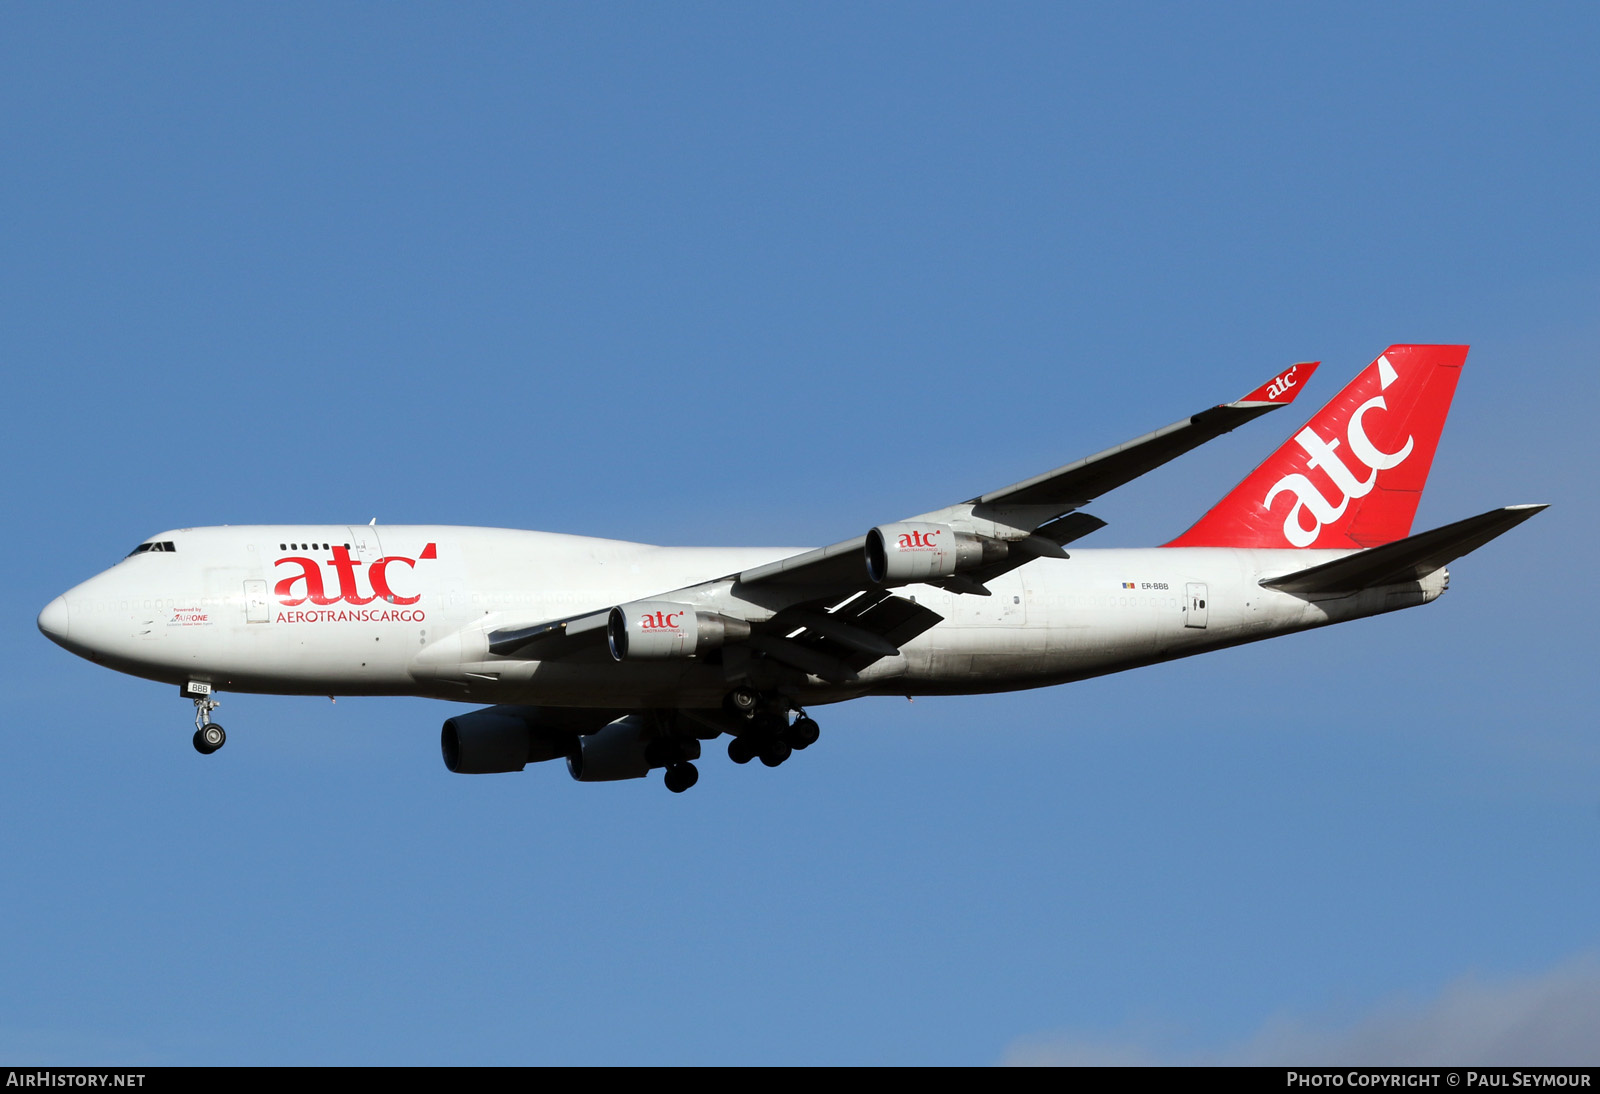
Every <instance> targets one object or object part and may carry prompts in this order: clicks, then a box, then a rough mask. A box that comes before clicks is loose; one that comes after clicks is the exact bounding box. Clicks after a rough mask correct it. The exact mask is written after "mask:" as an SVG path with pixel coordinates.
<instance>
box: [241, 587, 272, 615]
mask: <svg viewBox="0 0 1600 1094" xmlns="http://www.w3.org/2000/svg"><path fill="white" fill-rule="evenodd" d="M271 619H272V605H271V604H269V603H268V602H267V583H266V582H265V581H246V582H245V583H244V621H245V622H246V623H266V622H269V621H271Z"/></svg>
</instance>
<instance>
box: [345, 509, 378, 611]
mask: <svg viewBox="0 0 1600 1094" xmlns="http://www.w3.org/2000/svg"><path fill="white" fill-rule="evenodd" d="M345 531H347V532H349V533H350V557H351V558H352V559H353V560H354V561H355V563H356V572H357V573H359V574H361V575H362V580H360V581H358V582H357V585H358V587H360V588H363V589H365V590H366V591H365V592H364V593H362V595H363V596H373V591H372V589H371V588H369V587H368V585H367V581H366V575H367V574H370V573H371V572H372V564H373V563H374V562H376V561H378V559H380V558H382V557H383V545H382V544H381V543H379V542H378V527H377V525H375V524H352V525H349V526H347V527H346V528H345ZM363 603H365V601H363Z"/></svg>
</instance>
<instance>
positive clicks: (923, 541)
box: [895, 528, 939, 551]
mask: <svg viewBox="0 0 1600 1094" xmlns="http://www.w3.org/2000/svg"><path fill="white" fill-rule="evenodd" d="M937 535H938V533H937V532H924V531H922V530H921V529H918V528H913V529H912V530H911V531H909V532H902V533H901V534H900V537H899V539H897V540H896V541H895V545H896V546H897V547H898V548H899V549H900V550H902V551H929V550H933V549H934V548H936V547H938V546H939V542H938V540H937V539H936V538H935V537H936V536H937Z"/></svg>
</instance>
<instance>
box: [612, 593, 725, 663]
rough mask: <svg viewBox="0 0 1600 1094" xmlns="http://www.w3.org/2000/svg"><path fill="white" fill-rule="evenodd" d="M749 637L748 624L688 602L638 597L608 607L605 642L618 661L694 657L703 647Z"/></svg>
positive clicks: (708, 648) (714, 647)
mask: <svg viewBox="0 0 1600 1094" xmlns="http://www.w3.org/2000/svg"><path fill="white" fill-rule="evenodd" d="M749 637H750V624H749V623H747V622H745V621H744V620H742V619H730V618H728V617H727V616H725V615H718V614H717V613H715V612H697V611H695V610H694V609H693V608H691V607H689V606H688V605H687V604H673V603H669V602H668V601H665V600H638V601H635V602H634V603H632V604H621V605H618V606H617V607H615V608H612V609H611V615H610V616H609V617H608V618H607V619H606V644H607V645H608V646H610V647H611V656H612V658H613V659H614V660H617V661H662V660H666V659H668V658H673V657H693V656H694V655H695V654H696V653H699V652H700V651H702V650H710V649H716V648H717V647H718V646H721V645H723V644H725V643H728V642H737V641H740V640H742V639H745V638H749Z"/></svg>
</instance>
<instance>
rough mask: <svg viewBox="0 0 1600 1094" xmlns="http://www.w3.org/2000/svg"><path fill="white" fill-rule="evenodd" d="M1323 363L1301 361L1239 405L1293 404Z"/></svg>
mask: <svg viewBox="0 0 1600 1094" xmlns="http://www.w3.org/2000/svg"><path fill="white" fill-rule="evenodd" d="M1321 363H1322V362H1321V361H1301V362H1299V363H1298V364H1293V365H1290V366H1289V367H1288V368H1286V369H1284V370H1283V371H1282V372H1280V373H1278V375H1276V376H1274V377H1273V378H1272V379H1270V380H1268V381H1267V382H1266V383H1264V384H1262V385H1261V386H1260V387H1258V388H1256V389H1255V390H1254V391H1252V392H1251V393H1250V394H1248V395H1246V396H1245V397H1244V398H1243V399H1240V400H1239V403H1241V404H1248V403H1272V404H1274V405H1277V406H1283V405H1285V404H1287V403H1292V402H1294V397H1295V396H1296V395H1298V394H1300V386H1301V385H1302V384H1304V383H1305V382H1306V381H1307V380H1309V379H1311V374H1312V373H1314V372H1316V371H1317V366H1318V365H1320V364H1321ZM1236 405H1237V404H1236Z"/></svg>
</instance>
